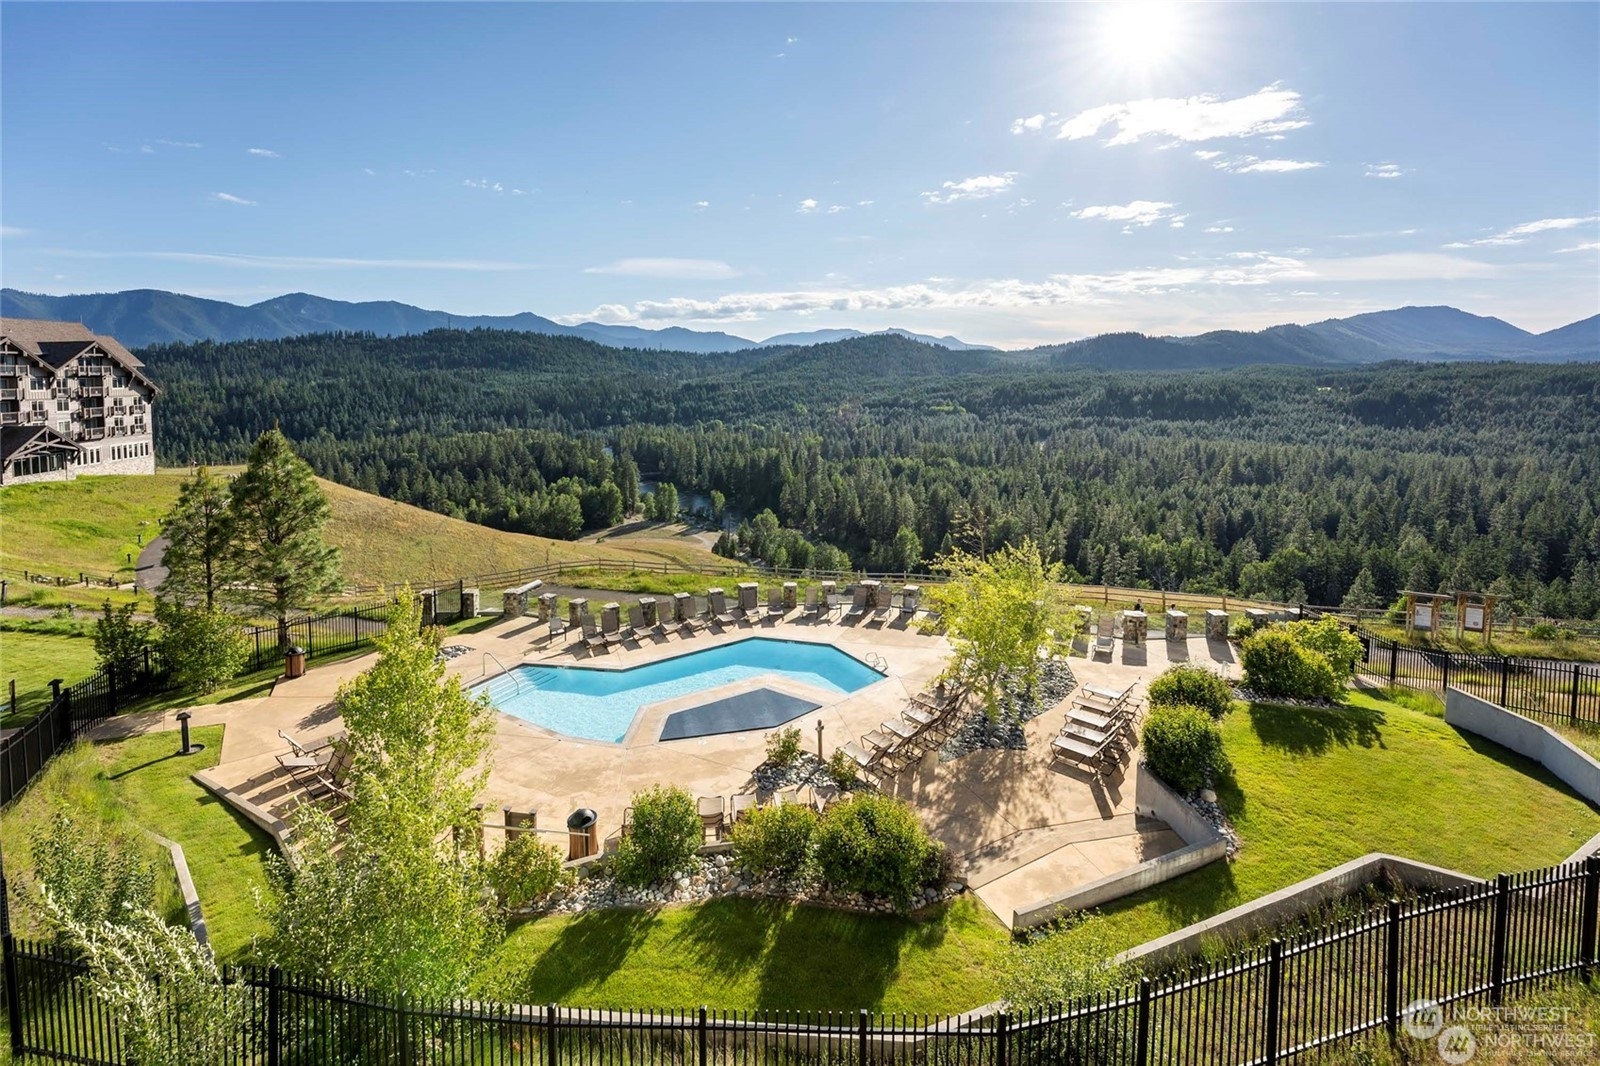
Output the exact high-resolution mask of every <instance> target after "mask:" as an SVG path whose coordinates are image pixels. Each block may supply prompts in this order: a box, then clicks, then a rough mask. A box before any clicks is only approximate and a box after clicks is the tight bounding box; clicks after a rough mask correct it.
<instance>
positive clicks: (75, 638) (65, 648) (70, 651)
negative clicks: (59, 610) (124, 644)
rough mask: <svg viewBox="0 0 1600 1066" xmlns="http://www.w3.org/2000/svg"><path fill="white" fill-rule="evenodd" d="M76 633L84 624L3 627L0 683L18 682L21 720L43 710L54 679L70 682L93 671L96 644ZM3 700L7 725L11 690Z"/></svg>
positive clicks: (0, 716)
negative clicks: (50, 684)
mask: <svg viewBox="0 0 1600 1066" xmlns="http://www.w3.org/2000/svg"><path fill="white" fill-rule="evenodd" d="M75 630H82V626H81V624H80V625H74V624H72V623H68V624H67V625H65V626H64V625H62V624H60V623H58V622H57V621H56V620H55V619H44V620H41V621H40V622H33V621H29V620H20V619H9V618H8V619H5V623H4V626H3V628H0V675H3V676H0V683H4V682H9V681H15V682H16V687H17V709H16V711H17V716H18V717H19V718H25V717H31V716H32V715H34V714H36V713H37V712H39V711H41V710H43V709H44V706H45V704H46V703H48V702H49V694H50V690H49V688H47V687H46V686H47V685H49V683H50V681H51V679H52V678H57V677H59V678H61V679H62V680H63V681H66V682H69V683H70V682H73V681H77V680H79V679H81V678H84V677H87V676H88V675H89V674H91V673H93V672H94V668H95V661H96V660H95V653H94V641H93V640H91V639H90V638H89V636H88V633H87V632H86V631H83V632H77V631H75ZM0 701H3V702H4V706H3V707H0V722H4V721H5V720H6V719H7V718H8V717H9V716H10V713H11V706H10V694H9V687H8V688H7V689H6V690H4V695H0Z"/></svg>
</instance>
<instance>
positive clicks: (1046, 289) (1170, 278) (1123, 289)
mask: <svg viewBox="0 0 1600 1066" xmlns="http://www.w3.org/2000/svg"><path fill="white" fill-rule="evenodd" d="M1494 274H1495V268H1493V267H1491V266H1489V265H1488V264H1485V263H1478V262H1474V261H1472V260H1467V259H1459V258H1456V257H1453V256H1447V255H1438V254H1432V253H1420V254H1398V255H1377V256H1365V257H1353V258H1345V259H1323V260H1310V259H1296V258H1293V257H1291V256H1283V255H1274V254H1271V253H1266V252H1242V253H1236V254H1235V255H1233V256H1229V257H1227V258H1226V259H1225V260H1222V261H1218V262H1213V263H1208V264H1186V265H1183V266H1177V267H1151V268H1147V269H1140V270H1125V271H1120V272H1118V273H1112V274H1051V275H1048V276H1046V277H1045V278H1043V279H1042V280H1031V281H1030V280H1024V279H1018V278H998V279H985V280H982V281H977V282H973V283H971V284H968V285H965V286H956V285H953V284H948V283H941V282H932V281H931V279H930V282H920V283H916V284H909V285H896V286H889V287H886V288H879V289H846V288H817V289H800V290H790V291H780V292H743V293H730V294H728V295H725V296H720V297H716V298H714V299H692V298H688V297H678V298H673V299H667V300H643V301H640V302H638V303H635V304H632V305H622V304H606V305H603V306H602V307H598V308H595V309H594V310H592V311H587V312H583V313H579V314H571V315H563V316H560V317H558V318H557V321H558V322H565V323H573V322H583V321H588V320H594V321H601V322H613V323H629V322H658V321H678V322H695V321H730V320H748V319H756V318H760V317H762V316H764V315H771V314H784V313H788V314H815V313H819V312H831V313H836V314H838V313H850V312H861V311H871V312H883V311H907V310H974V309H1000V310H1017V309H1021V308H1028V307H1039V306H1052V305H1073V304H1104V303H1111V302H1115V301H1116V300H1117V299H1118V298H1126V297H1152V296H1168V295H1172V294H1175V293H1187V292H1194V293H1206V292H1215V291H1217V290H1219V289H1228V288H1236V287H1261V286H1270V285H1276V284H1280V283H1292V284H1294V285H1295V286H1296V287H1297V288H1303V287H1304V286H1305V285H1306V284H1307V283H1314V282H1317V281H1400V280H1407V281H1414V280H1462V279H1479V278H1487V277H1492V276H1494Z"/></svg>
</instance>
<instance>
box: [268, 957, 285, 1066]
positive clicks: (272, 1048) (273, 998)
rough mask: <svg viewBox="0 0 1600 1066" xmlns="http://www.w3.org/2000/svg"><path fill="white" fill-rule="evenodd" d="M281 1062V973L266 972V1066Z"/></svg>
mask: <svg viewBox="0 0 1600 1066" xmlns="http://www.w3.org/2000/svg"><path fill="white" fill-rule="evenodd" d="M282 1061H283V971H282V970H279V969H278V968H277V967H276V966H273V967H270V968H269V969H268V970H267V1066H279V1063H281V1062H282Z"/></svg>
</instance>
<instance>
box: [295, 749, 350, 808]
mask: <svg viewBox="0 0 1600 1066" xmlns="http://www.w3.org/2000/svg"><path fill="white" fill-rule="evenodd" d="M330 750H331V751H332V753H333V755H332V757H331V758H330V759H329V760H328V764H327V765H326V766H325V767H323V768H322V769H321V770H318V771H316V772H315V773H313V774H311V775H309V778H308V779H305V780H303V781H302V783H303V784H304V785H305V786H306V794H307V795H308V796H310V797H311V799H313V800H323V799H328V798H330V797H331V798H333V799H336V800H343V801H348V800H350V799H352V798H353V797H352V796H351V795H350V792H349V791H348V789H347V788H346V787H345V786H346V785H348V784H349V781H350V762H351V753H350V746H349V745H348V744H335V745H333V747H332V748H331V749H330Z"/></svg>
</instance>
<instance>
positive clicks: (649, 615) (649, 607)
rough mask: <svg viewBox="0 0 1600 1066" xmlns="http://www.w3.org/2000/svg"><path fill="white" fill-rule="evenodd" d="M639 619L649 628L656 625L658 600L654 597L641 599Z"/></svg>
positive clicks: (641, 597) (642, 597)
mask: <svg viewBox="0 0 1600 1066" xmlns="http://www.w3.org/2000/svg"><path fill="white" fill-rule="evenodd" d="M639 617H640V618H641V619H643V620H644V624H645V625H647V626H653V625H655V624H656V598H655V597H654V596H640V597H639Z"/></svg>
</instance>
